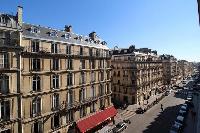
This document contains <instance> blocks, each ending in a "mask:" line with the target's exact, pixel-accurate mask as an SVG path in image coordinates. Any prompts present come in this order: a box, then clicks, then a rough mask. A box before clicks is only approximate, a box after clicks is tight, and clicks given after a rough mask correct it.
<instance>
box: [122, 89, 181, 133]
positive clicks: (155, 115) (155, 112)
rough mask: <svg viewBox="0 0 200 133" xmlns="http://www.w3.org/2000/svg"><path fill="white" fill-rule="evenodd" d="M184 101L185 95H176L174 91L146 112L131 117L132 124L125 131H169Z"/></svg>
mask: <svg viewBox="0 0 200 133" xmlns="http://www.w3.org/2000/svg"><path fill="white" fill-rule="evenodd" d="M182 103H184V95H183V94H181V95H180V96H179V97H177V96H176V97H175V96H174V93H173V92H172V93H171V94H170V95H168V96H166V97H165V98H164V99H163V100H161V101H160V102H159V103H158V104H157V105H155V106H154V107H152V108H151V109H150V110H148V111H147V112H145V113H144V114H136V115H135V116H133V117H132V118H130V120H131V124H129V125H128V128H127V129H126V131H125V132H126V133H169V129H170V127H171V126H172V124H173V122H174V120H175V119H176V116H177V113H178V110H179V107H180V105H181V104H182ZM161 104H163V108H164V111H163V112H162V111H161Z"/></svg>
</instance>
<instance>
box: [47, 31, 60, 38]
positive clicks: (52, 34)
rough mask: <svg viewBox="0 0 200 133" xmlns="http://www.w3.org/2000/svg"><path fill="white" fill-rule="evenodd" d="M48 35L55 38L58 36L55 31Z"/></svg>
mask: <svg viewBox="0 0 200 133" xmlns="http://www.w3.org/2000/svg"><path fill="white" fill-rule="evenodd" d="M49 35H50V36H51V37H56V36H58V34H57V32H56V31H51V32H50V34H49Z"/></svg>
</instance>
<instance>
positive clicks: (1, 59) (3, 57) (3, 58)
mask: <svg viewBox="0 0 200 133" xmlns="http://www.w3.org/2000/svg"><path fill="white" fill-rule="evenodd" d="M8 66H9V54H8V53H0V68H8Z"/></svg>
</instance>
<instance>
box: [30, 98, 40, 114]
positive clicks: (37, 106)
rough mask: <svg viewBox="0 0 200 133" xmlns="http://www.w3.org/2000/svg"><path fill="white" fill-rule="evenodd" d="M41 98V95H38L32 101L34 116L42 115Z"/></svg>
mask: <svg viewBox="0 0 200 133" xmlns="http://www.w3.org/2000/svg"><path fill="white" fill-rule="evenodd" d="M41 107H42V104H41V98H40V97H36V98H34V99H33V101H32V114H33V117H35V116H38V115H40V113H41Z"/></svg>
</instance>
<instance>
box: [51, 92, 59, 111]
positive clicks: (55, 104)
mask: <svg viewBox="0 0 200 133" xmlns="http://www.w3.org/2000/svg"><path fill="white" fill-rule="evenodd" d="M58 108H59V94H57V93H55V94H53V97H52V109H58Z"/></svg>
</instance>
